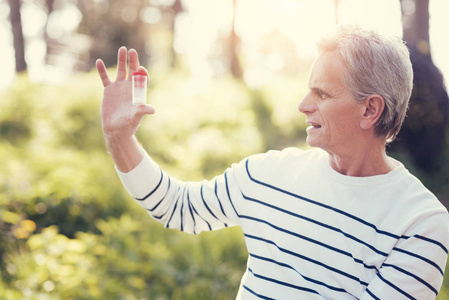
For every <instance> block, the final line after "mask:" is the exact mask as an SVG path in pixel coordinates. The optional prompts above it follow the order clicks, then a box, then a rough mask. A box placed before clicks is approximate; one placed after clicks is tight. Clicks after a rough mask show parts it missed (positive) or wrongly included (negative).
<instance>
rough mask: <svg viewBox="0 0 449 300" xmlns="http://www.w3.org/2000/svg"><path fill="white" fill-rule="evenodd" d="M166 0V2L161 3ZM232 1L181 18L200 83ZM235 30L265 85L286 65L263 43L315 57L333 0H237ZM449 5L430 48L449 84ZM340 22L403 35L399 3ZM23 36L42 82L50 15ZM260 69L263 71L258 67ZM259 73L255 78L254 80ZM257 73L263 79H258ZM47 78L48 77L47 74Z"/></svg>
mask: <svg viewBox="0 0 449 300" xmlns="http://www.w3.org/2000/svg"><path fill="white" fill-rule="evenodd" d="M158 1H163V0H158ZM231 1H232V0H185V1H184V2H185V4H186V6H187V7H188V10H189V14H183V15H181V16H180V17H179V19H178V23H177V29H178V36H177V38H176V41H175V49H176V50H177V51H179V52H181V53H183V54H184V55H185V57H186V62H187V64H188V65H189V67H190V68H191V70H192V76H193V77H195V78H197V79H198V81H199V82H201V81H202V80H207V79H210V75H211V73H212V67H211V66H210V64H209V63H208V62H207V58H208V56H209V55H210V52H211V50H210V49H211V48H210V47H211V45H212V44H213V41H214V40H215V39H216V37H217V36H218V35H219V34H221V33H222V32H225V31H226V29H229V26H230V22H231V20H232V6H231ZM237 3H238V12H237V16H236V20H237V21H236V31H237V33H238V34H239V36H240V37H241V38H242V41H243V43H242V49H241V51H242V52H241V53H242V55H245V57H248V60H247V61H248V63H249V65H250V66H247V65H245V70H246V71H247V72H246V74H245V79H246V80H247V82H249V83H251V84H256V85H257V84H263V81H262V82H255V81H257V80H256V79H255V78H257V77H259V78H261V77H260V76H258V75H260V74H261V72H260V70H258V68H274V69H275V68H276V67H279V66H282V65H284V64H285V63H288V62H285V61H280V60H279V59H277V57H276V56H273V57H272V59H269V60H268V61H267V60H266V57H264V58H263V60H262V57H261V56H260V55H258V52H257V51H258V50H257V43H258V40H259V38H260V37H261V36H262V35H264V34H267V33H269V32H270V31H273V30H278V31H280V32H281V33H282V34H284V35H285V36H286V37H287V38H288V39H290V40H291V41H293V42H294V43H295V45H296V49H297V52H298V54H299V55H302V56H314V55H316V52H315V51H316V50H315V42H316V40H317V39H318V38H319V37H320V36H322V35H323V34H325V33H326V32H328V31H330V30H332V28H333V27H334V26H335V10H334V0H238V1H237ZM8 11H9V10H8V7H7V6H6V5H1V6H0V19H3V20H7V18H8ZM448 15H449V1H448V0H430V16H431V19H430V43H431V50H432V57H433V60H434V62H435V64H436V65H437V66H438V67H439V68H440V70H441V71H442V72H443V74H444V75H445V77H446V82H449V39H448V35H447V31H448V29H449V18H448ZM338 17H339V21H340V23H344V24H346V23H352V24H359V25H361V26H362V27H365V28H372V29H376V30H378V31H379V32H381V33H384V34H387V35H397V36H401V35H402V25H401V13H400V4H399V0H341V5H340V9H339V12H338ZM80 18H81V16H80V14H79V12H78V11H77V10H76V9H74V8H73V7H67V8H66V9H65V10H63V11H62V12H60V13H59V14H58V15H55V16H54V18H53V19H54V20H52V22H53V23H54V28H58V30H59V31H61V32H59V33H58V32H56V34H63V33H64V32H70V31H71V30H73V29H74V28H76V26H77V24H78V22H79V20H80ZM22 20H24V24H23V25H24V33H25V35H26V36H27V42H26V47H27V49H26V59H27V63H28V68H29V75H30V78H31V79H32V80H34V81H42V80H43V75H42V74H43V73H45V72H46V71H45V69H44V68H43V57H44V53H45V44H44V43H43V41H42V40H41V39H40V38H39V31H40V28H42V26H43V24H44V21H45V15H44V14H43V13H40V12H39V11H37V10H36V9H35V8H33V7H27V6H24V7H23V10H22ZM0 45H1V48H0V65H1V66H2V71H1V73H0V89H3V88H4V87H6V86H7V85H8V84H9V83H10V82H11V81H12V79H13V78H14V50H13V48H12V34H11V32H10V28H9V24H8V22H6V21H4V22H0ZM257 66H258V67H257ZM254 74H256V76H252V75H254ZM257 74H258V75H257ZM47 75H48V74H47Z"/></svg>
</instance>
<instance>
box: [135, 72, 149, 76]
mask: <svg viewBox="0 0 449 300" xmlns="http://www.w3.org/2000/svg"><path fill="white" fill-rule="evenodd" d="M135 75H143V76H148V74H147V73H146V72H144V71H136V72H134V73H133V76H135Z"/></svg>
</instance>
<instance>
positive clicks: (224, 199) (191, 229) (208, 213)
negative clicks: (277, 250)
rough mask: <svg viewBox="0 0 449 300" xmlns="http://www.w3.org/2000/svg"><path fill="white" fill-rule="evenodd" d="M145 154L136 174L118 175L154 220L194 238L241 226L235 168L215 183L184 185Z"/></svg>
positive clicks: (218, 177)
mask: <svg viewBox="0 0 449 300" xmlns="http://www.w3.org/2000/svg"><path fill="white" fill-rule="evenodd" d="M143 153H144V158H143V159H142V161H141V162H140V163H139V165H137V166H136V167H135V168H134V169H133V170H131V171H130V172H128V173H122V172H120V171H119V170H118V169H116V171H117V173H118V175H119V177H120V180H121V181H122V183H123V185H124V187H125V188H126V189H127V191H128V192H129V194H130V195H131V196H132V197H133V198H134V199H135V200H136V201H137V202H138V203H139V204H140V205H141V206H142V207H143V208H144V209H146V210H147V211H148V213H149V214H150V215H151V216H152V217H153V218H154V219H156V220H157V221H159V222H161V223H163V224H164V225H165V227H167V228H173V229H179V230H181V231H185V232H187V233H192V234H198V233H200V232H201V231H205V230H206V231H208V230H216V229H220V228H223V227H228V226H235V225H238V213H237V210H236V206H235V204H234V202H238V201H240V200H239V198H240V197H241V193H240V192H239V187H238V184H237V182H236V180H235V176H234V175H233V169H232V168H231V169H227V170H226V172H225V173H224V174H223V175H220V176H217V177H215V178H214V179H212V180H211V181H203V182H198V183H194V182H182V181H180V180H178V179H176V178H174V177H171V176H169V175H168V174H167V173H166V172H164V171H163V170H162V169H161V168H160V167H159V166H158V165H157V164H156V163H155V162H154V161H153V160H152V159H151V158H150V157H149V156H148V154H147V153H146V152H145V151H143Z"/></svg>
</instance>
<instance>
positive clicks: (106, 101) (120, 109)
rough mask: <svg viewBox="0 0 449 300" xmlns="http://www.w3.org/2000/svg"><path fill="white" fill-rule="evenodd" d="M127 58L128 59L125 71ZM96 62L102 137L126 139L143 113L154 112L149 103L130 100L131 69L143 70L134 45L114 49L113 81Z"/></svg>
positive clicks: (137, 124)
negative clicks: (143, 103)
mask: <svg viewBox="0 0 449 300" xmlns="http://www.w3.org/2000/svg"><path fill="white" fill-rule="evenodd" d="M127 60H129V70H128V72H127ZM96 66H97V70H98V74H99V75H100V78H101V81H102V83H103V86H104V92H103V100H102V103H101V120H102V126H103V133H104V136H105V139H106V141H108V139H113V140H114V141H118V140H120V139H124V140H127V139H129V138H131V137H132V136H133V135H134V133H135V132H136V130H137V128H138V127H139V124H140V121H141V120H142V117H143V115H145V114H153V113H154V112H155V110H154V108H153V107H152V106H151V105H139V106H137V105H133V104H132V73H134V72H135V71H137V70H139V71H144V72H147V71H146V70H145V68H143V67H141V66H140V64H139V58H138V55H137V52H136V51H135V50H134V49H131V50H129V51H127V49H126V48H125V47H121V48H120V49H119V50H118V54H117V77H116V80H115V81H111V80H110V78H109V75H108V72H107V70H106V67H105V65H104V62H103V61H102V60H101V59H98V60H97V62H96Z"/></svg>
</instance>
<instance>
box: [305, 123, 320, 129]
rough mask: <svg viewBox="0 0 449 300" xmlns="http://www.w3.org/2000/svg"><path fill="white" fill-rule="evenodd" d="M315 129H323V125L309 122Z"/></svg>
mask: <svg viewBox="0 0 449 300" xmlns="http://www.w3.org/2000/svg"><path fill="white" fill-rule="evenodd" d="M307 123H308V124H309V125H310V126H311V127H313V128H321V125H320V124H318V123H315V122H307Z"/></svg>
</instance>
